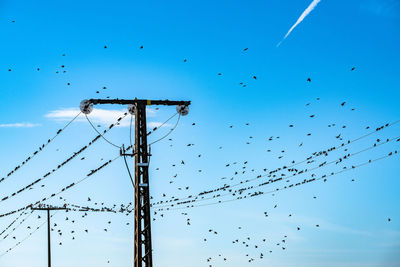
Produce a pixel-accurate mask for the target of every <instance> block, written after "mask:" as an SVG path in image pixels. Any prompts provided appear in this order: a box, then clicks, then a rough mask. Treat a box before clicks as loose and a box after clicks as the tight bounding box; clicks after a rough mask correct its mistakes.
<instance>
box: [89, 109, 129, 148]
mask: <svg viewBox="0 0 400 267" xmlns="http://www.w3.org/2000/svg"><path fill="white" fill-rule="evenodd" d="M126 115H128V113H124V116H123V117H122V119H124V118H125V117H126ZM85 117H86V119H87V121H88V122H89V124H90V125H91V126H92V128H93V130H95V131H96V132H97V133H98V134H99V135H100V136H101V137H102V138H103V139H104V140H105V141H106V142H107V143H109V144H110V145H112V146H114V147H117V148H119V149H121V147H120V146H118V145H116V144H114V143H112V142H111V141H109V140H107V139H106V138H105V137H104V135H102V134H101V133H100V132H99V131H98V130H97V129H96V127H94V125H93V124H92V122H91V121H90V120H89V118H88V116H87V115H86V114H85Z"/></svg>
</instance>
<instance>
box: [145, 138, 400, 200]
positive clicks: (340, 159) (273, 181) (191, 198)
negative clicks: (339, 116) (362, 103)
mask: <svg viewBox="0 0 400 267" xmlns="http://www.w3.org/2000/svg"><path fill="white" fill-rule="evenodd" d="M399 138H400V136H397V137H394V138H391V139H388V140H387V141H386V142H382V143H380V144H378V145H373V146H370V147H367V148H365V149H362V150H360V151H358V152H355V153H351V154H347V155H345V156H344V157H345V159H348V158H350V157H353V156H355V155H358V154H361V153H363V152H366V151H368V150H371V149H374V148H376V147H379V146H381V145H384V144H387V143H389V142H392V141H394V140H397V141H398V140H400V139H399ZM344 157H340V158H339V159H335V160H332V161H330V162H326V163H324V164H320V165H319V166H317V167H314V168H311V169H305V170H303V171H301V172H300V173H299V172H297V173H295V174H293V175H291V176H288V177H285V179H289V178H293V177H295V176H298V175H299V174H303V173H306V172H310V171H313V170H316V169H319V168H322V167H325V166H328V165H330V164H332V163H335V162H336V163H339V162H341V161H342V159H343V158H344ZM259 178H261V176H259ZM259 178H256V179H259ZM252 180H253V179H252ZM281 180H282V177H281V178H277V179H275V180H271V179H270V180H269V181H268V182H266V183H261V184H259V185H257V186H251V187H248V188H247V189H246V188H242V189H238V190H235V191H233V193H231V191H230V193H227V194H217V195H213V196H210V197H206V198H204V197H203V196H204V195H206V194H210V193H215V192H218V191H219V190H217V191H210V192H207V193H206V194H201V195H200V194H199V195H197V196H195V197H186V198H182V199H178V198H174V199H173V200H170V201H166V202H164V203H171V202H178V201H180V202H185V201H184V200H189V199H190V201H189V202H199V201H206V200H210V199H215V198H220V197H224V196H228V195H231V194H235V193H237V192H244V191H246V190H249V189H254V188H258V187H261V186H265V185H269V184H272V183H275V182H279V181H281ZM248 181H249V180H248ZM246 182H247V181H245V182H242V183H237V184H235V185H232V186H229V187H223V190H224V191H225V190H228V189H229V190H230V189H231V188H232V187H234V186H237V185H242V184H244V183H246ZM200 196H201V197H202V198H201V199H198V197H200ZM164 203H156V204H154V203H153V204H152V206H154V207H157V206H159V205H161V204H164ZM176 205H179V202H178V204H176ZM168 206H171V204H164V205H163V206H162V207H168Z"/></svg>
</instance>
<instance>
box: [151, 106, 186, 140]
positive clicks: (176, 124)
mask: <svg viewBox="0 0 400 267" xmlns="http://www.w3.org/2000/svg"><path fill="white" fill-rule="evenodd" d="M176 114H178V113H176ZM176 114H175V115H176ZM175 115H174V116H175ZM171 118H172V117H171ZM180 118H181V115H180V114H179V116H178V119H177V121H176V123H175V125H174V127H172V129H170V130H169V132H168V133H167V134H165V135H164V136H162V137H161V138H159V139H157V140H156V141H154V142H151V143H150V144H148V146H151V145H154V144H155V143H157V142H159V141H161V140H163V139H164V138H166V137H167V136H169V135H170V134H171V133H172V132H173V131H174V130H175V129H176V127H177V126H178V123H179V120H180Z"/></svg>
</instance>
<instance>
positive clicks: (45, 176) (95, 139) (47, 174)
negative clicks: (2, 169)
mask: <svg viewBox="0 0 400 267" xmlns="http://www.w3.org/2000/svg"><path fill="white" fill-rule="evenodd" d="M126 115H127V114H125V115H124V116H122V117H119V118H118V119H117V123H118V122H119V121H121V120H122V119H123V118H125V116H126ZM114 126H115V124H111V125H110V126H109V127H108V129H106V130H104V134H106V133H107V132H108V131H109V130H111V129H112V128H113V127H114ZM101 136H102V135H101V134H100V133H99V135H98V136H96V137H95V138H94V139H92V140H91V141H90V142H89V143H88V145H86V146H84V147H82V148H81V149H80V150H79V151H78V152H74V153H73V155H72V156H71V157H69V158H68V159H66V160H65V161H63V162H62V163H61V164H59V165H58V166H57V168H54V169H52V170H51V171H49V172H47V173H46V174H44V175H43V176H42V177H41V178H39V179H37V180H35V181H34V182H32V183H31V184H29V185H27V186H25V187H23V188H21V189H20V190H18V191H16V192H14V193H12V194H10V195H8V196H5V197H3V198H1V199H0V202H3V201H6V200H8V199H10V198H12V197H14V196H16V195H18V194H20V193H22V192H24V191H26V190H28V189H30V188H31V187H33V186H34V185H35V184H37V183H39V182H41V181H43V180H44V179H46V178H47V177H48V176H50V175H51V174H53V173H54V172H56V171H57V170H59V169H60V168H61V167H63V166H64V165H65V164H67V163H68V162H70V161H71V160H73V159H74V158H76V157H77V156H78V155H79V154H81V153H82V152H83V151H85V150H86V149H87V148H88V147H90V146H91V145H93V144H94V143H95V142H96V141H97V140H98V139H100V137H101ZM103 138H104V137H103Z"/></svg>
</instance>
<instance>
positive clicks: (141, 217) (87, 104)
mask: <svg viewBox="0 0 400 267" xmlns="http://www.w3.org/2000/svg"><path fill="white" fill-rule="evenodd" d="M98 104H118V105H129V113H131V114H132V115H135V147H134V151H133V153H132V154H131V156H134V157H135V162H134V163H135V183H134V185H135V235H134V241H135V246H134V255H133V256H134V265H133V266H134V267H152V266H153V257H152V245H151V220H150V191H149V170H148V167H149V153H148V146H147V123H146V106H150V105H166V106H177V107H176V111H177V112H178V113H179V114H180V115H183V116H184V115H187V114H188V112H189V108H188V106H189V105H190V101H170V100H145V99H133V100H124V99H89V100H83V101H82V102H81V104H80V109H81V111H82V113H84V114H89V113H90V112H91V111H92V110H93V105H98ZM123 153H124V152H123Z"/></svg>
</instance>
